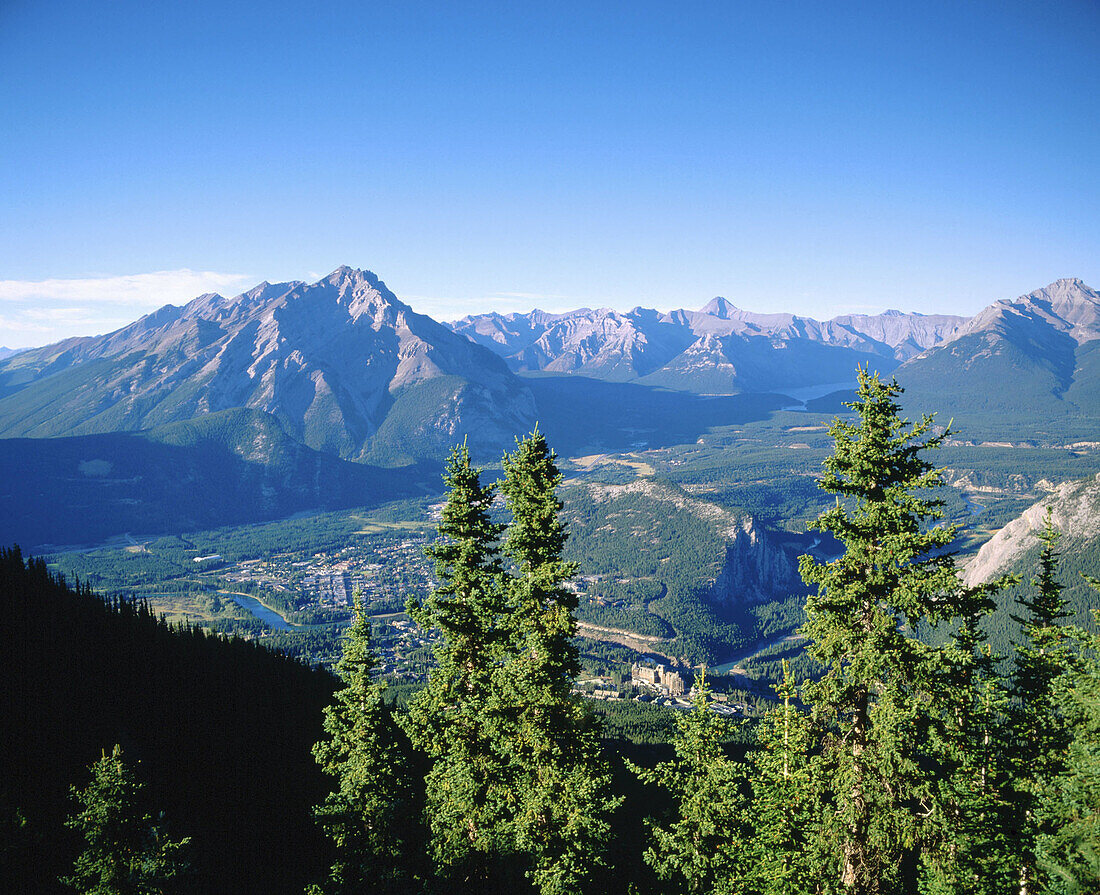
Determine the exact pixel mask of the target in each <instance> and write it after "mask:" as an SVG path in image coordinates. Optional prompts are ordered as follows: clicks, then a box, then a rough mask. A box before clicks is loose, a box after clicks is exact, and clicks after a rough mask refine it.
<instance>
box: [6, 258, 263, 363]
mask: <svg viewBox="0 0 1100 895" xmlns="http://www.w3.org/2000/svg"><path fill="white" fill-rule="evenodd" d="M254 283H255V279H254V278H252V277H249V276H245V275H243V274H236V273H219V272H217V271H211V270H188V269H186V268H185V269H182V270H156V271H153V272H152V273H139V274H126V275H123V276H110V277H79V278H73V279H50V280H0V310H2V311H3V313H2V314H0V345H9V346H11V347H28V346H30V345H31V344H35V345H45V344H48V343H50V342H56V341H57V340H59V339H64V338H67V337H69V336H87V335H93V334H96V333H106V332H112V331H114V330H116V329H119V328H120V327H123V326H125V325H126V324H127V323H130V322H131V321H133V320H136V319H137V318H138V317H140V316H142V315H143V314H147V313H148V312H149V311H151V310H154V309H156V308H159V307H162V306H163V305H168V304H171V305H182V304H186V303H187V302H189V301H190V300H191V299H193V298H195V297H196V296H198V295H202V294H203V293H204V292H221V293H223V294H226V295H236V294H237V293H238V292H242V291H243V290H244V289H247V288H248V287H249V286H251V285H253V284H254Z"/></svg>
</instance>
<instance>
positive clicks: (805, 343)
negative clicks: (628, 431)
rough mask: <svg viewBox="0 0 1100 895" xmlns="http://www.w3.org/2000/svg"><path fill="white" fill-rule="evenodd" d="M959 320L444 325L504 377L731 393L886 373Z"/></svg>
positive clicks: (678, 318)
mask: <svg viewBox="0 0 1100 895" xmlns="http://www.w3.org/2000/svg"><path fill="white" fill-rule="evenodd" d="M965 320H966V318H964V317H953V316H948V315H937V316H925V315H922V314H902V313H901V312H899V311H887V312H886V313H885V314H879V315H875V316H867V315H859V314H856V315H848V316H845V317H837V318H834V319H833V320H829V321H825V322H819V321H817V320H813V319H810V318H808V317H798V316H796V315H794V314H755V313H752V312H750V311H745V310H742V309H741V308H738V307H736V306H735V305H734V304H732V303H731V302H729V301H727V300H726V299H724V298H721V297H719V298H715V299H713V300H711V301H710V302H708V303H707V304H706V305H705V306H704V307H703V308H702V309H700V310H698V311H688V310H677V311H672V312H669V313H660V312H658V311H654V310H648V309H645V308H635V309H634V310H632V311H629V312H627V313H625V314H620V313H619V312H617V311H612V310H609V309H607V308H601V309H598V310H590V309H588V308H581V309H580V310H577V311H570V312H567V313H564V314H547V313H545V312H543V311H538V310H535V311H532V312H531V313H530V314H507V315H500V314H485V315H477V316H472V317H465V318H463V319H462V320H459V321H457V322H455V323H454V324H452V328H453V329H454V330H455V332H458V333H461V334H463V335H465V336H467V337H468V338H470V339H471V340H472V341H475V342H477V343H478V344H480V345H484V346H485V347H487V348H489V349H490V350H492V351H495V352H496V353H497V354H499V355H500V356H502V357H504V358H505V359H506V360H507V361H508V364H509V366H511V367H512V369H514V370H547V371H551V372H561V373H582V374H584V375H588V376H595V377H597V378H601V379H611V380H617V381H628V380H632V379H644V380H645V381H646V382H647V383H650V384H654V385H663V386H668V387H671V388H686V389H689V390H694V391H703V392H721V393H736V392H740V391H760V390H769V389H772V388H774V387H776V386H777V384H778V385H781V386H784V387H794V386H805V385H814V384H817V383H818V382H834V381H837V376H838V373H837V371H838V370H842V371H843V373H844V375H845V376H846V377H850V376H851V375H852V371H853V370H854V368H855V364H856V362H857V361H858V360H860V359H876V360H877V362H878V363H879V364H880V365H882V366H883V367H884V368H889V369H892V368H893V367H894V366H896V365H897V364H898V363H901V362H903V361H905V360H908V359H909V358H910V357H912V356H914V355H915V354H919V353H920V352H921V351H924V350H925V349H926V348H928V347H930V346H932V345H935V344H937V343H938V342H939V341H941V340H942V339H943V338H944V337H945V335H946V334H947V333H950V332H952V331H953V330H954V329H955V328H957V327H958V326H959V325H960V324H961V323H963V322H965ZM830 352H832V353H831V354H830Z"/></svg>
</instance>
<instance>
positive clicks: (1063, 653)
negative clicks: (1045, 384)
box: [1009, 507, 1077, 892]
mask: <svg viewBox="0 0 1100 895" xmlns="http://www.w3.org/2000/svg"><path fill="white" fill-rule="evenodd" d="M1039 539H1040V541H1041V542H1042V545H1043V547H1042V550H1041V551H1040V553H1039V572H1038V575H1037V576H1036V577H1035V578H1034V579H1032V582H1031V590H1030V592H1028V593H1027V594H1025V595H1024V596H1021V597H1020V599H1019V605H1020V613H1019V614H1018V615H1015V614H1014V615H1013V616H1012V618H1013V620H1014V621H1016V622H1017V623H1018V624H1019V625H1020V635H1021V639H1020V641H1019V642H1017V643H1016V665H1015V669H1014V671H1013V675H1012V680H1011V691H1012V697H1013V704H1012V709H1011V713H1010V728H1009V729H1010V746H1011V751H1010V753H1009V754H1010V755H1011V756H1012V758H1013V759H1014V761H1013V772H1014V773H1013V781H1014V790H1015V792H1014V809H1015V811H1014V813H1015V824H1014V827H1015V829H1014V831H1013V833H1014V836H1013V842H1014V845H1015V848H1014V854H1013V858H1014V861H1013V863H1014V869H1015V870H1016V873H1017V875H1018V881H1019V888H1020V891H1021V892H1035V891H1041V890H1042V889H1043V888H1045V887H1046V885H1047V883H1048V882H1049V880H1048V879H1047V878H1046V874H1045V873H1044V872H1043V870H1042V868H1041V866H1040V862H1039V859H1038V858H1039V856H1038V849H1039V840H1040V839H1041V838H1042V837H1044V836H1048V835H1049V834H1050V831H1051V824H1052V823H1053V822H1056V821H1055V820H1054V819H1053V818H1051V817H1050V816H1049V814H1048V813H1045V812H1044V811H1043V810H1042V807H1043V804H1044V802H1045V801H1046V799H1047V797H1048V796H1049V787H1050V782H1051V781H1052V780H1053V779H1055V778H1056V777H1058V776H1059V775H1060V774H1062V773H1064V771H1065V769H1066V764H1065V763H1066V755H1067V751H1068V749H1069V744H1070V740H1071V739H1072V732H1071V730H1070V726H1069V724H1068V723H1067V721H1066V719H1065V717H1064V716H1063V713H1062V711H1061V706H1060V705H1059V704H1058V701H1057V699H1056V697H1055V682H1056V681H1057V680H1058V679H1059V678H1060V677H1062V676H1064V675H1067V674H1069V673H1070V672H1072V671H1074V670H1076V667H1077V662H1076V651H1075V649H1074V646H1073V643H1074V640H1075V639H1076V638H1075V637H1074V636H1073V633H1074V631H1072V630H1071V629H1070V628H1069V627H1067V626H1066V625H1065V621H1066V619H1067V618H1069V616H1070V610H1069V607H1068V605H1067V603H1066V600H1065V598H1064V597H1063V596H1062V590H1063V586H1062V584H1061V583H1060V582H1059V581H1058V579H1057V573H1058V552H1057V545H1058V539H1059V534H1058V531H1057V529H1055V528H1054V521H1053V515H1052V511H1051V509H1050V508H1049V507H1048V508H1047V513H1046V517H1045V518H1044V521H1043V530H1042V531H1041V532H1040V533H1039Z"/></svg>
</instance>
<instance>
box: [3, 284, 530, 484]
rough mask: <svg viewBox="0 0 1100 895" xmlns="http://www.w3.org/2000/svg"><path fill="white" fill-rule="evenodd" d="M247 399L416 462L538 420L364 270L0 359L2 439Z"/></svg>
mask: <svg viewBox="0 0 1100 895" xmlns="http://www.w3.org/2000/svg"><path fill="white" fill-rule="evenodd" d="M238 407H245V408H250V409H253V410H258V411H262V412H265V413H269V414H271V415H273V416H274V417H275V418H276V419H277V420H278V421H279V423H280V424H281V425H282V426H283V427H284V428H285V429H286V430H287V431H288V432H289V433H290V434H291V435H293V436H294V437H295V438H297V439H298V440H300V441H301V442H303V443H304V444H306V445H308V446H309V447H311V448H314V449H316V450H320V451H324V452H327V453H331V454H336V455H338V456H340V457H344V458H347V459H356V460H363V459H374V458H378V457H381V458H382V459H383V460H384V461H394V462H408V461H412V460H416V459H419V458H421V457H426V456H438V454H439V453H440V452H441V451H443V450H445V447H444V445H449V444H451V443H453V442H454V440H455V439H456V438H461V437H462V435H463V434H468V435H469V436H470V438H471V441H472V443H473V444H493V445H494V446H495V445H497V444H499V443H503V442H504V441H505V440H507V439H508V438H509V437H510V436H511V435H512V434H514V433H515V432H519V431H523V430H524V429H526V428H528V427H529V426H530V425H532V424H533V422H534V408H533V400H532V398H531V395H530V393H529V392H528V390H527V389H526V388H525V386H524V385H523V384H522V383H521V382H520V381H518V380H517V379H516V378H515V377H514V376H513V374H512V373H511V372H510V371H509V370H508V368H507V367H506V365H505V364H504V363H503V362H501V361H500V359H499V358H497V357H496V356H495V355H494V354H492V353H491V352H489V351H486V350H484V349H482V348H480V347H478V346H476V345H474V344H472V343H471V342H470V341H469V340H467V339H464V338H461V337H459V336H457V335H455V334H454V333H453V332H451V331H450V330H449V329H448V328H446V327H444V326H442V325H440V324H439V323H436V322H435V321H434V320H432V319H431V318H429V317H425V316H423V315H420V314H416V313H414V312H413V311H412V309H411V308H409V307H408V306H407V305H405V304H403V303H402V302H400V301H399V300H398V299H397V298H396V297H395V296H394V295H393V293H392V292H390V291H389V289H387V288H386V285H385V284H384V283H383V282H382V281H381V280H380V279H378V278H377V277H376V276H375V275H374V274H372V273H370V272H369V271H362V270H354V269H352V268H349V267H341V268H338V269H337V270H336V271H334V272H333V273H332V274H330V275H329V276H328V277H325V278H324V279H322V280H320V281H319V282H317V283H313V284H305V283H301V282H291V283H276V284H271V283H266V282H264V283H261V284H259V285H258V286H256V287H255V288H254V289H251V290H249V291H248V292H245V293H242V294H241V295H238V296H236V297H234V298H225V297H223V296H221V295H217V294H207V295H201V296H199V297H198V298H196V299H194V300H193V301H191V302H190V303H188V304H187V305H184V306H183V307H174V306H166V307H163V308H161V309H160V310H158V311H155V312H154V313H152V314H148V315H146V316H145V317H142V318H141V319H140V320H138V321H136V322H134V323H132V324H130V325H129V326H127V327H124V328H123V329H120V330H118V331H117V332H114V333H110V334H108V335H105V336H97V337H94V338H80V339H68V340H65V341H63V342H58V343H57V344H55V345H50V346H46V347H45V348H39V349H34V350H31V351H27V352H23V353H21V354H17V355H15V356H14V357H11V358H9V359H8V360H6V361H2V362H0V435H2V436H5V437H18V436H22V437H45V436H56V435H86V434H94V433H102V432H119V431H133V430H138V429H147V428H150V427H154V426H160V425H165V424H167V423H171V422H177V421H180V420H186V419H191V418H194V417H197V416H201V415H204V414H209V413H216V412H218V411H222V410H228V409H233V408H238Z"/></svg>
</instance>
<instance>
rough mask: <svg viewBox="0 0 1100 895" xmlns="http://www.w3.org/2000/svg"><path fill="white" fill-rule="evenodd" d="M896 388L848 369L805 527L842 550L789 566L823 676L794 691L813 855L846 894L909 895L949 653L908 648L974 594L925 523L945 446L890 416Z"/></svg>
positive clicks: (930, 802)
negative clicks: (841, 414) (821, 804)
mask: <svg viewBox="0 0 1100 895" xmlns="http://www.w3.org/2000/svg"><path fill="white" fill-rule="evenodd" d="M900 394H901V388H900V386H898V384H897V382H896V381H890V382H884V381H882V380H881V379H880V378H879V376H878V374H874V375H871V374H870V373H868V372H867V371H866V370H862V369H861V370H860V371H859V382H858V387H857V394H856V400H855V401H854V402H853V403H852V404H850V405H849V406H850V407H851V408H852V409H853V410H854V411H855V413H856V415H857V417H858V418H857V420H855V421H846V420H842V419H837V420H835V421H834V422H833V424H832V426H831V428H830V434H831V436H832V438H833V442H834V452H833V454H832V456H831V457H829V458H828V459H827V460H826V461H825V470H824V474H823V476H822V479H821V482H820V486H821V487H822V488H823V489H824V490H826V491H828V492H830V493H833V494H835V495H836V496H837V502H836V506H835V507H834V508H832V509H830V510H827V511H826V512H824V513H822V514H821V516H819V517H818V519H817V520H816V521H815V522H814V523H813V527H814V528H816V529H818V530H820V531H825V532H828V533H830V534H832V535H833V536H834V537H836V538H837V540H839V541H840V542H841V543H842V544H843V545H844V552H843V554H842V555H841V556H840V557H839V558H837V559H835V560H833V561H830V562H819V561H818V560H816V559H814V558H813V557H812V556H809V555H807V556H803V557H802V559H801V562H800V571H801V573H802V577H803V580H804V581H806V583H807V584H815V585H817V592H816V593H815V594H812V595H811V596H810V597H809V598H808V600H807V603H806V614H807V622H806V624H805V626H804V628H803V632H804V633H805V634H806V635H807V637H808V638H809V640H810V645H809V648H808V651H809V653H810V655H811V656H813V658H815V659H817V660H818V661H819V662H821V663H822V664H823V665H824V666H825V673H824V675H823V676H822V678H821V679H820V681H818V682H816V683H813V684H808V685H807V686H806V687H805V688H804V698H805V699H806V700H807V701H808V703H809V704H810V705H811V706H812V711H813V716H814V718H815V721H816V722H817V723H818V724H819V725H822V727H823V729H824V736H823V740H822V744H821V752H820V755H819V757H818V759H817V761H818V770H817V773H818V775H819V779H820V780H822V781H826V782H827V785H826V786H825V789H824V794H825V797H826V799H827V802H828V804H827V805H826V806H825V807H826V808H827V810H825V811H824V814H823V817H824V818H825V823H824V825H823V828H822V834H823V836H822V840H821V841H822V843H823V844H824V846H825V847H826V848H827V849H828V850H830V851H831V852H832V856H833V860H834V861H835V865H834V866H835V867H836V877H835V882H834V883H832V884H826V887H827V888H828V887H829V886H834V887H835V886H839V888H840V889H841V890H843V891H845V892H849V893H858V895H875V893H894V892H897V893H901V892H905V891H913V890H915V888H916V877H917V874H918V871H917V868H918V864H919V853H920V850H921V847H922V845H923V844H924V839H925V836H926V834H927V833H928V832H929V830H928V820H929V818H930V817H931V816H933V815H934V814H935V812H936V810H937V805H936V790H935V786H934V780H935V776H936V774H935V772H934V771H931V770H930V765H929V763H928V762H926V761H925V758H926V757H927V755H928V750H927V748H926V745H927V742H928V739H929V731H930V729H932V728H933V727H935V726H936V725H937V724H939V723H941V722H942V719H943V716H944V714H945V713H946V712H947V711H949V707H950V703H951V701H952V700H951V696H950V694H949V693H945V692H944V689H945V687H948V688H949V686H950V679H951V676H952V675H951V673H950V672H952V671H953V670H954V668H955V667H957V665H958V660H957V658H953V657H952V651H954V652H956V653H957V652H958V650H959V647H958V645H956V644H954V643H953V642H952V643H949V644H947V645H946V646H935V645H933V644H932V642H931V641H929V642H926V641H924V640H921V639H920V638H918V637H917V636H916V633H917V632H918V631H919V630H921V629H922V628H925V627H926V626H929V625H932V626H935V625H938V624H941V623H945V622H946V623H950V622H952V621H953V620H955V619H958V618H960V617H963V618H968V617H977V616H980V615H981V614H983V613H984V612H986V611H988V610H989V609H990V608H991V601H990V600H989V595H988V592H980V593H975V592H972V591H966V590H964V589H963V588H962V586H961V584H960V580H959V575H958V572H957V570H956V567H955V562H954V558H953V556H952V555H951V554H950V552H948V550H947V548H948V545H950V544H951V542H952V541H953V540H954V537H955V533H956V529H955V527H954V526H951V525H937V524H935V523H936V522H937V520H939V519H941V518H942V516H943V511H942V501H941V500H939V499H937V498H936V497H935V496H934V489H935V488H937V487H939V486H940V485H942V482H941V480H940V477H939V474H938V473H937V472H936V471H935V470H934V469H933V468H932V465H931V464H930V463H929V462H928V461H927V460H925V459H924V458H923V457H922V453H923V452H924V451H926V450H928V449H931V448H936V447H938V446H939V445H940V444H942V442H943V439H944V438H945V437H946V435H947V434H948V433H947V432H943V433H940V434H934V433H933V431H932V425H933V422H932V417H930V416H925V417H923V418H922V419H921V420H920V421H919V422H917V423H915V424H911V423H909V421H908V420H905V419H903V418H902V417H901V416H900V406H899V405H898V403H897V402H896V401H895V398H896V397H897V396H898V395H900Z"/></svg>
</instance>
